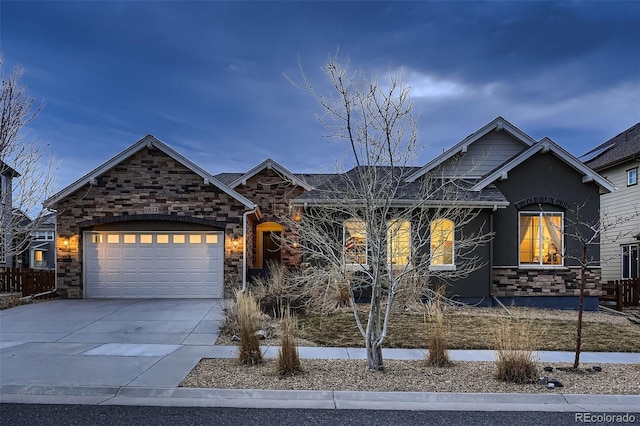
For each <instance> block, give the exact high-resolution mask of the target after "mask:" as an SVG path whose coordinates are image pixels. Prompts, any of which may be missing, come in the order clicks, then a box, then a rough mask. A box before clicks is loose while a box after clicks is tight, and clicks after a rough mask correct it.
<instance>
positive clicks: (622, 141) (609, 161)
mask: <svg viewBox="0 0 640 426" xmlns="http://www.w3.org/2000/svg"><path fill="white" fill-rule="evenodd" d="M633 158H639V159H640V123H636V124H634V125H633V126H631V127H630V128H628V129H627V130H625V131H624V132H622V133H620V134H619V135H617V136H615V137H613V138H611V139H609V140H608V141H606V142H605V143H603V144H601V145H598V146H597V147H595V148H593V149H592V150H591V151H589V152H587V153H586V154H584V155H583V156H582V157H580V159H581V160H582V161H584V162H585V164H586V165H587V166H589V167H591V168H592V169H594V170H596V171H600V170H604V169H608V168H609V167H612V166H615V165H616V164H620V163H624V162H626V161H628V160H631V159H633Z"/></svg>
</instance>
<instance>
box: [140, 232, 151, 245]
mask: <svg viewBox="0 0 640 426" xmlns="http://www.w3.org/2000/svg"><path fill="white" fill-rule="evenodd" d="M151 243H153V235H149V234H140V244H151Z"/></svg>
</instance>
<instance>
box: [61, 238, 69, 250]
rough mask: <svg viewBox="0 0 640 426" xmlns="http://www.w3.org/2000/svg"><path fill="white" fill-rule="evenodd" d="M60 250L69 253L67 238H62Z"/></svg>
mask: <svg viewBox="0 0 640 426" xmlns="http://www.w3.org/2000/svg"><path fill="white" fill-rule="evenodd" d="M62 249H63V250H65V251H69V237H64V238H63V239H62Z"/></svg>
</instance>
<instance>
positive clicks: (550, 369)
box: [543, 365, 553, 371]
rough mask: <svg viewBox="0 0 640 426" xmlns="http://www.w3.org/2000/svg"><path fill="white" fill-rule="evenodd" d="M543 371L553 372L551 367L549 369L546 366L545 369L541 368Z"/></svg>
mask: <svg viewBox="0 0 640 426" xmlns="http://www.w3.org/2000/svg"><path fill="white" fill-rule="evenodd" d="M543 370H544V371H553V367H550V366H548V365H547V366H546V367H544V368H543Z"/></svg>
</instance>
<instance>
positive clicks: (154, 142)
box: [45, 135, 256, 208]
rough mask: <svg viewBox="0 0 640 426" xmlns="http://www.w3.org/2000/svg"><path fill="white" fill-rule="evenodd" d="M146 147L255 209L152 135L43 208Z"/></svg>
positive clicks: (53, 197)
mask: <svg viewBox="0 0 640 426" xmlns="http://www.w3.org/2000/svg"><path fill="white" fill-rule="evenodd" d="M146 147H148V148H152V147H153V148H156V149H158V150H160V151H162V152H163V153H165V154H166V155H168V156H169V157H171V158H173V159H174V160H175V161H177V162H178V163H180V164H182V165H183V166H185V167H186V168H188V169H189V170H191V171H192V172H193V173H195V174H197V175H198V176H200V177H201V178H202V179H203V180H204V182H205V184H210V185H213V186H215V187H217V188H218V189H220V190H221V191H223V192H225V193H226V194H227V195H229V196H231V197H233V198H234V199H236V200H238V201H239V202H241V203H242V204H244V205H245V206H246V207H248V208H255V207H256V206H255V204H254V203H253V202H251V201H250V200H248V199H247V198H245V197H243V196H242V195H240V194H238V193H237V192H236V191H234V190H233V189H232V188H230V187H229V186H227V185H225V184H224V183H222V182H220V181H219V180H218V179H216V178H215V177H214V176H213V175H211V174H209V173H208V172H206V171H205V170H204V169H203V168H201V167H200V166H198V165H196V164H195V163H193V162H192V161H191V160H189V159H187V158H186V157H184V156H183V155H182V154H180V153H178V152H177V151H175V150H174V149H173V148H171V147H169V146H168V145H166V144H165V143H163V142H161V141H160V140H159V139H157V138H155V137H154V136H153V135H147V136H145V137H144V138H142V139H140V140H139V141H138V142H136V143H134V144H133V145H131V146H130V147H128V148H127V149H125V150H124V151H122V152H120V153H119V154H117V155H116V156H114V157H113V158H111V159H110V160H108V161H106V162H105V163H103V164H102V165H100V166H98V167H97V168H95V169H93V170H92V171H90V172H89V173H87V174H86V175H84V176H83V177H81V178H80V179H78V180H76V181H75V182H73V183H72V184H71V185H69V186H67V187H66V188H64V189H63V190H62V191H60V192H58V193H57V194H55V195H53V196H52V197H50V198H49V199H47V200H46V201H45V206H51V205H53V204H54V203H56V202H58V201H60V200H61V199H63V198H65V197H66V196H68V195H70V194H72V193H74V192H75V191H77V190H78V189H80V188H81V187H83V186H84V185H87V184H89V185H92V184H94V182H95V179H96V178H98V177H99V176H101V175H102V174H103V173H105V172H107V171H108V170H110V169H112V168H113V167H115V166H117V165H118V164H120V163H121V162H123V161H125V160H127V159H128V158H130V157H132V156H133V155H134V154H136V153H137V152H139V151H140V150H141V149H143V148H146Z"/></svg>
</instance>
